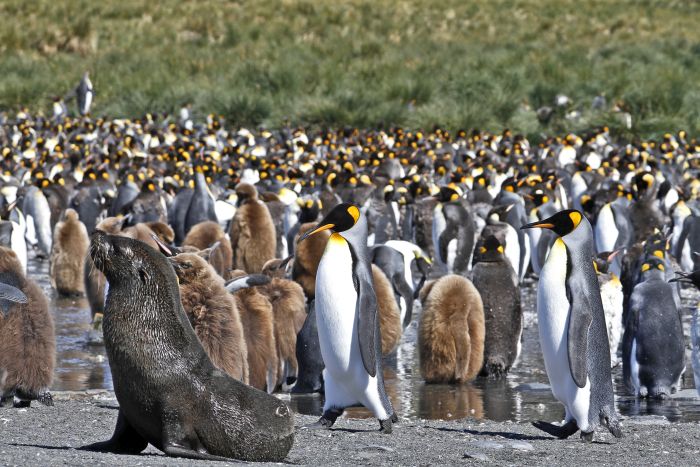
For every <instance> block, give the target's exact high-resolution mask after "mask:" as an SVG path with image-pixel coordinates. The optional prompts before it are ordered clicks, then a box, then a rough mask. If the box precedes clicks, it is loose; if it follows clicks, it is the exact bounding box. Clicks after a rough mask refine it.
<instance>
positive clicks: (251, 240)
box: [229, 183, 277, 273]
mask: <svg viewBox="0 0 700 467" xmlns="http://www.w3.org/2000/svg"><path fill="white" fill-rule="evenodd" d="M236 195H238V203H239V207H238V210H237V211H236V215H235V216H234V217H233V220H232V221H231V230H230V232H229V235H230V237H231V248H232V249H233V267H234V268H236V269H242V270H244V271H246V272H248V273H258V272H260V271H262V268H263V265H264V264H265V262H266V261H268V260H270V259H273V258H274V257H275V251H276V248H277V237H276V231H275V225H274V222H273V220H272V216H271V215H270V211H269V210H268V209H267V206H265V203H263V202H262V201H260V200H258V194H257V191H256V190H255V187H254V186H252V185H249V184H247V183H239V184H238V186H236Z"/></svg>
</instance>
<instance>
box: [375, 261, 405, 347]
mask: <svg viewBox="0 0 700 467" xmlns="http://www.w3.org/2000/svg"><path fill="white" fill-rule="evenodd" d="M372 277H373V278H374V293H375V294H377V313H378V314H379V332H380V333H381V336H382V355H389V354H390V353H391V352H393V351H394V350H396V347H398V345H399V341H400V340H401V332H402V329H403V328H402V327H401V311H400V310H399V305H398V303H396V298H394V288H393V287H392V286H391V282H389V279H387V278H386V275H385V274H384V273H383V272H382V270H381V269H379V267H377V266H376V265H374V264H373V265H372Z"/></svg>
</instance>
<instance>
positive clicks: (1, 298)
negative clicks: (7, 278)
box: [0, 282, 27, 316]
mask: <svg viewBox="0 0 700 467" xmlns="http://www.w3.org/2000/svg"><path fill="white" fill-rule="evenodd" d="M12 303H27V296H26V295H24V293H23V292H22V291H21V290H19V289H18V288H17V287H13V286H11V285H9V284H4V283H2V282H0V311H2V313H3V314H4V315H5V316H7V314H8V313H9V312H10V306H11V304H12Z"/></svg>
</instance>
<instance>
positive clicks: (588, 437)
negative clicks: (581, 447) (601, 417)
mask: <svg viewBox="0 0 700 467" xmlns="http://www.w3.org/2000/svg"><path fill="white" fill-rule="evenodd" d="M581 441H583V442H584V443H586V444H589V443H592V442H593V431H589V432H588V433H586V432H585V431H582V432H581Z"/></svg>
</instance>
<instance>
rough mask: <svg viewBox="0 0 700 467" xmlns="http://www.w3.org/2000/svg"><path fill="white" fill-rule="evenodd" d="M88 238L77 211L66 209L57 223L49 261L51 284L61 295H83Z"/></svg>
mask: <svg viewBox="0 0 700 467" xmlns="http://www.w3.org/2000/svg"><path fill="white" fill-rule="evenodd" d="M89 246H90V238H89V237H88V233H87V229H86V228H85V225H84V224H83V223H82V222H80V220H79V219H78V213H77V212H76V211H74V210H73V209H67V210H66V211H65V213H64V219H63V220H62V221H60V222H58V223H57V224H56V228H55V229H54V231H53V244H52V246H51V258H50V262H49V277H50V280H51V286H52V287H53V288H54V289H56V291H57V292H58V293H59V294H60V295H66V296H75V297H80V296H82V295H84V294H85V282H84V279H83V274H84V271H83V268H84V267H85V257H86V256H87V251H88V247H89Z"/></svg>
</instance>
